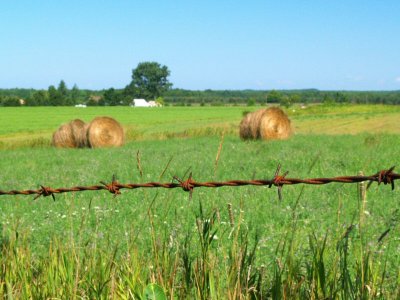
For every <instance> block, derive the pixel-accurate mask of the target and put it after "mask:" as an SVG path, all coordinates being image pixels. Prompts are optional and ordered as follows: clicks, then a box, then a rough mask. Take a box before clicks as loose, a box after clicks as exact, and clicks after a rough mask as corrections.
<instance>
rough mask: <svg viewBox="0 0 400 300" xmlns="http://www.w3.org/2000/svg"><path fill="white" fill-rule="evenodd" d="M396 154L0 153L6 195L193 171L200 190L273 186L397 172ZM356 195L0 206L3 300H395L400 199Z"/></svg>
mask: <svg viewBox="0 0 400 300" xmlns="http://www.w3.org/2000/svg"><path fill="white" fill-rule="evenodd" d="M398 143H399V140H398V139H396V136H392V135H372V134H368V135H358V136H340V137H324V136H295V137H294V138H293V139H291V140H289V141H285V142H281V141H279V142H271V143H261V142H251V143H242V142H241V141H240V140H238V139H235V138H232V137H229V136H227V137H225V138H224V142H223V147H222V150H220V148H221V146H220V145H221V139H219V138H216V137H199V138H196V139H190V138H188V139H185V140H181V139H171V140H167V141H152V142H149V141H143V142H140V143H132V144H128V145H127V146H125V147H123V148H119V149H94V150H87V149H85V150H59V151H57V150H55V149H47V148H38V149H18V150H14V151H2V160H1V161H0V169H1V170H2V173H1V174H0V182H1V184H0V188H1V189H8V188H9V187H12V188H15V189H25V188H33V187H36V186H37V185H38V184H42V185H46V186H51V187H61V186H74V185H90V184H94V183H96V182H98V181H100V180H107V179H108V180H110V178H111V175H112V174H114V173H115V174H116V175H117V178H118V180H119V181H120V182H146V181H151V180H154V179H156V180H157V179H159V178H160V179H161V180H165V181H168V180H170V179H172V177H173V175H177V176H178V177H180V178H182V179H185V176H184V174H185V173H187V170H188V168H189V167H191V168H190V171H191V172H192V173H193V177H194V179H196V180H198V181H205V180H208V179H210V178H213V179H216V180H225V179H248V178H252V177H255V178H265V177H266V178H270V177H272V176H273V171H274V170H275V168H276V165H277V162H278V161H279V162H281V164H282V166H283V167H282V168H283V171H285V170H289V171H290V173H289V175H290V176H291V177H300V178H303V177H321V176H335V175H351V174H356V173H357V172H358V171H359V170H363V171H364V172H368V173H370V172H372V173H374V172H376V171H377V170H378V169H379V168H382V167H383V168H385V167H387V166H391V165H393V164H396V162H395V161H394V160H395V159H396V153H397V149H398V147H399V144H398ZM138 150H140V163H139V159H136V157H135V155H136V154H137V151H138ZM216 154H217V157H218V158H217V159H218V168H217V167H216V164H215V161H216ZM136 164H140V172H139V171H138V170H136V168H135V167H136ZM60 170H62V172H60ZM169 178H170V179H169ZM360 190H361V188H358V187H356V186H355V185H345V184H332V185H326V186H312V187H310V186H302V187H300V186H284V188H283V192H282V195H283V199H282V201H279V200H278V197H277V194H276V191H274V190H273V189H268V188H264V187H240V188H228V187H226V188H220V189H202V188H198V189H195V191H194V193H193V197H192V199H191V200H189V196H188V194H185V193H184V192H183V191H181V190H177V189H175V190H161V189H157V190H146V189H140V190H139V189H138V190H133V191H126V190H124V191H123V192H122V195H120V196H118V197H116V198H113V197H112V196H110V195H109V194H108V193H107V192H105V191H98V192H83V193H76V194H73V193H71V194H63V195H56V201H55V202H54V201H53V200H52V199H50V197H47V198H39V199H37V200H36V201H35V202H32V198H30V197H25V196H15V197H11V196H2V197H3V198H1V199H0V200H1V202H0V220H1V224H2V226H3V227H2V230H1V233H2V234H1V239H0V241H1V256H0V298H14V299H29V298H34V299H46V298H61V299H106V298H107V299H109V298H112V299H151V298H149V297H153V296H154V295H156V294H157V295H158V296H157V297H163V294H165V296H166V298H167V299H352V298H358V299H391V298H398V297H399V296H400V289H399V287H398V286H399V282H400V281H399V280H400V277H399V275H400V273H399V268H398V266H399V258H400V257H399V252H398V249H399V239H398V237H397V235H396V232H397V231H398V221H399V220H400V213H399V210H398V195H399V191H398V190H397V189H395V190H394V191H391V190H390V188H387V186H383V185H381V186H380V187H379V188H377V187H376V185H373V186H371V188H370V189H369V190H368V192H367V195H366V196H362V193H360V192H359V191H360ZM359 194H360V196H359ZM388 230H389V231H388ZM152 295H153V296H152ZM160 295H161V296H160ZM154 297H156V296H154ZM154 297H153V298H154Z"/></svg>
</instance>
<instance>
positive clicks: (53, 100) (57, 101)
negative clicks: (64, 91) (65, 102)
mask: <svg viewBox="0 0 400 300" xmlns="http://www.w3.org/2000/svg"><path fill="white" fill-rule="evenodd" d="M47 92H48V95H49V105H52V106H58V105H62V97H61V95H60V93H59V92H58V90H57V89H56V88H55V87H54V85H50V86H49V88H48V90H47Z"/></svg>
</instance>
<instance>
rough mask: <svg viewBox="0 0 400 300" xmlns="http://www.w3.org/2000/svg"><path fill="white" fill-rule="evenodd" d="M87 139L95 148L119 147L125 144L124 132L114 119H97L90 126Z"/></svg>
mask: <svg viewBox="0 0 400 300" xmlns="http://www.w3.org/2000/svg"><path fill="white" fill-rule="evenodd" d="M87 139H88V142H89V145H90V146H91V147H93V148H98V147H118V146H122V145H123V144H124V140H125V138H124V130H123V128H122V126H121V125H120V124H119V123H118V122H117V121H116V120H114V119H113V118H110V117H96V118H94V119H93V121H92V122H90V124H89V126H88V129H87Z"/></svg>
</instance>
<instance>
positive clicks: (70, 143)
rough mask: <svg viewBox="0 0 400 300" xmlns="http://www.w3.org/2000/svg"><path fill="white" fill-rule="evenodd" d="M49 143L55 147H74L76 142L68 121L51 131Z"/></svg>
mask: <svg viewBox="0 0 400 300" xmlns="http://www.w3.org/2000/svg"><path fill="white" fill-rule="evenodd" d="M51 144H52V145H53V146H54V147H57V148H75V146H76V144H75V139H74V136H73V134H72V128H71V124H70V123H67V124H63V125H61V126H60V127H59V128H58V129H57V131H56V132H54V133H53V139H52V142H51Z"/></svg>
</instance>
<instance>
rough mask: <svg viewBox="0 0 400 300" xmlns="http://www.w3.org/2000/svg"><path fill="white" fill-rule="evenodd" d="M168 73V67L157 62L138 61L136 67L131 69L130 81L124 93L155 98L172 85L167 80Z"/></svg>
mask: <svg viewBox="0 0 400 300" xmlns="http://www.w3.org/2000/svg"><path fill="white" fill-rule="evenodd" d="M169 75H170V71H169V70H168V67H166V66H161V65H160V64H159V63H157V62H142V63H139V64H138V66H137V67H136V69H134V70H132V81H131V83H130V84H129V85H128V86H127V87H126V88H125V90H126V93H129V94H130V95H131V96H134V97H140V98H146V99H156V98H157V97H160V96H162V95H163V94H164V93H165V92H166V91H168V89H169V88H170V87H171V86H172V84H171V83H170V82H169V81H168V76H169Z"/></svg>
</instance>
